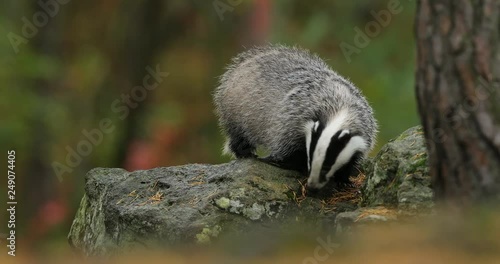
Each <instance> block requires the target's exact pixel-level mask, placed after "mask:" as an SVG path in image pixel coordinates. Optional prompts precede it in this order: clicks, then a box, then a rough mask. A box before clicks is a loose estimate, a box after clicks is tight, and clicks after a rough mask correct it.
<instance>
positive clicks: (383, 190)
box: [361, 127, 434, 210]
mask: <svg viewBox="0 0 500 264" xmlns="http://www.w3.org/2000/svg"><path fill="white" fill-rule="evenodd" d="M365 168H366V171H365V174H366V176H367V177H366V182H365V184H364V186H363V188H362V196H363V200H362V203H361V205H362V206H367V207H372V206H381V205H382V206H389V207H397V208H399V209H403V210H423V209H430V208H432V207H433V205H434V203H433V192H432V189H431V178H430V177H429V169H428V166H427V151H426V148H425V140H424V138H423V130H422V128H421V127H413V128H410V129H408V130H406V131H405V132H403V133H402V134H401V135H400V136H399V137H398V138H396V139H394V140H391V141H390V142H389V143H387V144H386V145H385V146H384V147H382V149H381V150H380V152H379V153H378V154H377V156H376V157H375V158H374V159H373V160H372V161H371V164H369V165H367V166H365Z"/></svg>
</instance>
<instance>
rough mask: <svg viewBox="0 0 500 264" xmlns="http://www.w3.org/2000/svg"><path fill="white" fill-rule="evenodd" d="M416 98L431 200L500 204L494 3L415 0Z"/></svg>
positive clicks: (499, 55)
mask: <svg viewBox="0 0 500 264" xmlns="http://www.w3.org/2000/svg"><path fill="white" fill-rule="evenodd" d="M415 29H416V36H417V45H418V51H417V52H418V59H417V64H418V65H417V67H418V69H417V76H416V78H417V80H416V82H417V84H416V85H417V87H416V91H417V98H418V107H419V112H420V116H421V120H422V123H423V126H424V131H425V137H426V139H427V143H428V150H429V166H430V173H431V175H432V177H433V184H434V189H435V193H436V197H437V198H438V199H440V200H446V201H452V202H453V203H458V204H459V205H468V204H473V203H476V202H479V201H485V200H488V201H491V200H493V201H495V202H499V201H500V1H498V0H482V1H479V0H420V1H418V11H417V17H416V28H415Z"/></svg>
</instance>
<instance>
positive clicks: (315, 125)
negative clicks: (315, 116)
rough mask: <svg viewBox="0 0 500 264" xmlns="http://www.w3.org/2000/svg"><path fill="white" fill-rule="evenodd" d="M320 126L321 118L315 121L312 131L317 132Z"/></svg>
mask: <svg viewBox="0 0 500 264" xmlns="http://www.w3.org/2000/svg"><path fill="white" fill-rule="evenodd" d="M318 127H319V120H317V121H314V124H313V128H312V131H313V132H317V131H318Z"/></svg>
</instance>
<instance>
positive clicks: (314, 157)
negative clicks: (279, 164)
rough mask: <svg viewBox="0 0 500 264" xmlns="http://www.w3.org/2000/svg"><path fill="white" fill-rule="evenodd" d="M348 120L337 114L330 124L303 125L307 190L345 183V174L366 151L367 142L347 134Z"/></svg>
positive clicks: (313, 122) (349, 131)
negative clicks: (337, 182) (307, 174)
mask: <svg viewBox="0 0 500 264" xmlns="http://www.w3.org/2000/svg"><path fill="white" fill-rule="evenodd" d="M348 118H349V117H348V115H347V112H346V111H339V112H337V114H336V115H335V116H333V117H332V118H331V119H330V120H326V121H321V120H313V121H310V122H308V123H307V124H306V127H305V129H306V131H305V132H306V148H307V165H308V172H309V178H308V180H307V188H308V189H309V190H318V189H321V188H322V187H324V186H325V185H326V184H327V183H328V182H329V181H330V180H335V179H337V180H340V181H348V176H349V175H345V174H346V173H347V174H348V173H350V171H351V169H352V168H354V165H355V163H356V162H357V161H358V160H359V159H360V158H362V157H363V155H364V153H365V152H366V151H367V150H368V144H367V142H366V140H365V139H364V138H363V137H361V135H359V134H356V133H354V131H351V130H349V125H348V122H349V120H348Z"/></svg>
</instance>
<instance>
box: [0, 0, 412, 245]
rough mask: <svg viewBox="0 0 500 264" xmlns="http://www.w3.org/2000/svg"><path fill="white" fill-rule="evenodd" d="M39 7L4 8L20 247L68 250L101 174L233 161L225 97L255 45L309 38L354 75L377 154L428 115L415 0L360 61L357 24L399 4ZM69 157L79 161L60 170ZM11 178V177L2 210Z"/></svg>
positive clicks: (5, 94) (303, 42) (6, 101)
mask: <svg viewBox="0 0 500 264" xmlns="http://www.w3.org/2000/svg"><path fill="white" fill-rule="evenodd" d="M38 2H39V1H3V2H2V6H1V8H0V34H1V35H2V36H3V37H2V41H0V68H1V71H0V87H1V89H0V111H1V114H0V118H1V120H2V123H1V126H0V146H1V147H2V148H1V149H2V151H3V152H4V154H3V157H4V162H2V163H3V164H6V160H7V154H6V152H7V150H9V149H14V150H15V151H16V157H17V161H16V168H15V170H16V175H17V178H16V191H17V200H18V211H17V221H18V222H17V228H16V229H17V232H18V238H19V239H18V243H20V245H18V250H19V251H20V252H23V251H24V252H26V251H31V250H36V251H39V252H41V251H43V252H46V253H50V252H57V251H59V250H67V242H66V235H67V233H68V230H69V227H70V225H71V222H72V219H73V216H74V214H75V212H76V209H77V207H78V205H79V202H80V199H81V198H82V195H83V191H84V190H83V186H84V184H83V183H84V176H85V173H86V172H87V171H88V170H90V169H91V168H94V167H123V168H125V169H127V170H138V169H149V168H153V167H157V166H172V165H181V164H186V163H221V162H225V161H228V160H229V158H228V157H223V156H221V151H220V150H221V147H222V145H223V137H222V135H221V134H220V133H219V130H218V127H217V122H216V121H217V120H216V117H215V115H214V113H213V105H212V101H211V92H212V91H213V89H214V88H215V87H216V85H217V78H218V76H220V75H221V74H222V73H223V72H224V68H225V65H227V64H228V63H229V61H230V58H231V57H233V56H234V55H236V54H238V53H239V52H241V51H243V50H244V49H245V47H251V46H252V45H256V44H262V43H282V44H288V45H299V46H301V47H304V48H307V49H310V50H311V51H313V52H315V53H317V54H319V55H320V56H321V57H322V58H323V59H325V60H326V61H327V63H328V64H330V65H331V66H332V68H334V69H335V70H337V71H338V72H339V73H340V74H342V75H344V76H346V77H348V78H350V79H351V80H352V81H353V82H354V83H355V84H356V85H357V86H358V87H360V89H361V90H362V91H363V92H364V94H365V95H366V97H367V98H368V100H369V101H370V102H371V104H372V106H373V108H374V110H375V113H376V118H377V119H378V120H379V124H380V133H379V137H378V146H377V149H376V150H378V149H379V148H380V146H382V145H383V144H384V143H386V142H387V141H388V140H389V139H390V138H392V137H394V136H396V135H398V134H399V133H400V132H402V131H404V130H405V129H407V128H409V127H411V126H414V125H416V124H418V122H419V121H418V116H417V111H416V103H415V96H414V68H415V67H414V64H415V49H414V46H415V44H414V37H413V18H414V13H415V6H414V3H413V1H401V8H402V12H401V13H399V14H394V15H393V16H392V17H391V21H390V23H388V25H386V26H385V27H382V30H381V32H380V34H378V35H377V36H375V37H373V38H371V41H370V43H369V45H367V46H366V47H364V48H361V49H360V53H359V54H353V55H352V56H351V61H350V62H349V61H348V59H347V58H346V57H345V56H344V55H343V53H342V50H341V48H340V43H342V42H346V43H349V44H351V45H354V38H355V35H356V31H355V28H356V27H358V28H360V29H362V30H364V28H365V26H366V25H367V23H369V22H370V21H375V19H374V17H373V14H372V13H373V12H378V11H380V10H387V5H388V3H389V2H393V1H389V0H358V1H340V0H335V1H327V0H321V1H298V0H295V1H289V0H277V1H267V0H255V1H234V0H233V1H226V0H220V1H219V0H215V1H186V0H169V1H156V0H149V1H122V0H106V1H69V0H59V2H56V0H52V1H50V0H42V1H41V2H44V3H45V2H55V3H60V4H59V5H58V8H57V9H54V8H53V9H47V10H49V13H47V11H46V10H45V9H46V8H45V9H44V7H42V6H41V5H40V4H39V3H38ZM396 2H397V1H396ZM232 4H234V6H233V5H232ZM50 10H52V11H53V12H52V11H50ZM56 11H57V12H56ZM40 12H43V13H45V14H48V15H45V16H46V17H47V18H48V19H47V21H44V20H43V16H42V15H37V14H38V13H40ZM50 13H52V14H50ZM37 19H38V20H37ZM42 22H46V23H42ZM26 23H28V24H29V23H36V24H38V25H39V26H37V25H35V27H36V31H37V32H36V33H33V32H31V33H33V34H28V36H26V34H25V33H26V32H25V33H23V30H24V31H29V30H28V28H26V27H27V26H26ZM28 27H29V26H28ZM27 33H29V32H27ZM157 65H158V67H159V69H161V71H165V72H168V73H169V76H168V77H165V78H164V80H163V81H162V82H161V83H159V86H158V87H157V88H156V89H153V90H151V91H149V90H147V94H146V96H145V99H144V100H143V101H141V102H138V103H137V107H135V108H133V107H129V110H130V112H129V113H128V114H126V115H125V114H124V112H117V111H113V105H114V102H116V101H117V100H119V102H120V104H119V105H120V106H124V105H125V104H124V103H121V100H122V94H124V95H127V94H130V93H131V91H132V89H133V87H136V86H142V83H143V78H144V77H145V76H146V75H148V73H149V72H148V70H146V67H148V66H149V67H150V68H152V69H155V68H156V67H157ZM115 106H116V105H115ZM103 119H105V120H108V119H109V120H110V122H111V125H112V126H113V127H114V130H113V131H112V132H109V133H103V137H102V141H101V142H99V143H98V144H96V145H92V149H91V151H90V153H89V154H88V155H84V156H82V158H81V161H79V162H78V164H77V165H75V166H69V165H68V163H67V161H66V159H67V155H68V153H69V152H70V151H69V150H68V149H73V150H75V151H76V150H77V147H78V144H79V143H80V142H82V141H84V140H87V138H86V136H85V133H84V131H92V130H93V129H99V126H100V122H101V120H103ZM374 153H375V152H374ZM56 163H57V164H61V165H62V166H67V169H66V170H64V171H63V172H61V171H60V172H59V173H57V172H56V171H55V170H54V164H56ZM5 166H6V165H5ZM59 168H61V167H59ZM58 174H60V175H59V177H58ZM4 175H5V174H4ZM6 182H7V180H6V178H4V179H2V180H1V183H0V186H1V193H2V195H1V197H0V203H1V204H2V205H5V202H6V195H4V194H5V193H6ZM2 208H3V206H2ZM5 212H6V211H5V210H4V209H2V210H1V211H0V217H1V219H7V215H6V214H5ZM1 222H2V223H4V221H1ZM5 231H6V225H4V224H2V225H1V226H0V233H3V234H5V233H6V232H5ZM2 240H3V239H2ZM2 244H3V243H2Z"/></svg>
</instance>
